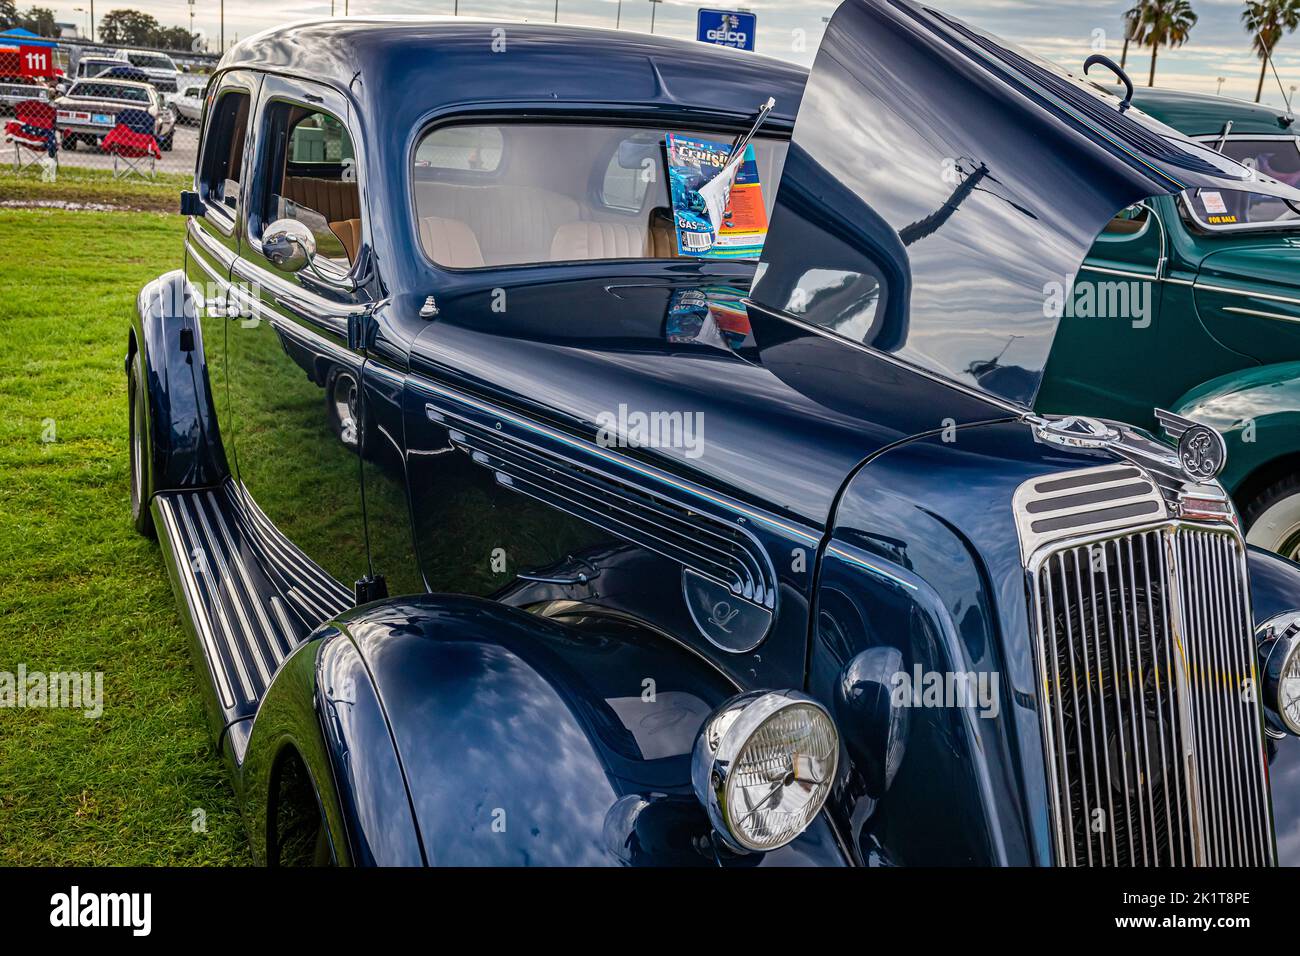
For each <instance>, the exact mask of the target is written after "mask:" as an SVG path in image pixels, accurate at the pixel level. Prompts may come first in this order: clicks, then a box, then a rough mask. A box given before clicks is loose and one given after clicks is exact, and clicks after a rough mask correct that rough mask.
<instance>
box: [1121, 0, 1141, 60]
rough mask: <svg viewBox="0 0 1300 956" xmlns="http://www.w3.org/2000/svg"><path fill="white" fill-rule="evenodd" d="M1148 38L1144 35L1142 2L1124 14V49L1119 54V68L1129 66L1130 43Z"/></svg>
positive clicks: (1138, 42) (1139, 42)
mask: <svg viewBox="0 0 1300 956" xmlns="http://www.w3.org/2000/svg"><path fill="white" fill-rule="evenodd" d="M1145 42H1146V40H1145V38H1144V37H1143V36H1142V4H1140V3H1139V4H1138V5H1137V6H1135V7H1133V8H1132V9H1131V10H1129V11H1127V12H1126V13H1125V14H1124V50H1123V52H1122V53H1120V55H1119V68H1120V69H1121V70H1122V69H1124V68H1125V67H1127V66H1128V45H1129V44H1130V43H1137V44H1143V43H1145Z"/></svg>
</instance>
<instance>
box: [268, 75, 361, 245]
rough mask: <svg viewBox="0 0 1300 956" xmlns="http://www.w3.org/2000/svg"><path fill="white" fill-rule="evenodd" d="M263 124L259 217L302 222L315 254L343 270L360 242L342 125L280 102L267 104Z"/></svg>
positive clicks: (349, 150)
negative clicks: (312, 239) (262, 186)
mask: <svg viewBox="0 0 1300 956" xmlns="http://www.w3.org/2000/svg"><path fill="white" fill-rule="evenodd" d="M263 123H264V129H265V132H266V137H267V138H266V140H265V142H266V143H267V145H268V149H267V151H266V159H265V162H266V166H265V168H264V170H263V175H264V182H265V183H266V190H265V192H264V193H263V195H264V200H263V201H264V204H265V207H264V208H263V209H262V210H261V216H260V221H261V222H262V223H271V222H274V221H275V220H277V219H294V220H297V221H298V222H301V223H303V224H304V225H305V226H307V228H308V229H310V230H311V232H312V235H313V236H314V237H315V239H316V254H317V255H318V256H320V257H323V258H325V259H329V260H332V261H333V262H335V263H336V264H338V265H339V266H341V267H343V268H345V269H346V268H348V267H349V266H350V265H351V263H353V262H354V261H356V257H357V250H358V248H359V247H360V244H361V197H360V190H359V189H358V187H357V177H356V169H355V153H354V151H353V146H352V138H351V137H350V136H349V135H348V131H347V128H346V127H345V126H344V125H343V123H342V121H341V120H339V119H338V118H337V117H335V116H332V115H330V114H329V113H326V112H324V111H321V110H317V109H312V108H309V107H305V106H301V105H299V104H297V103H291V102H284V101H280V102H274V103H272V104H270V105H269V106H268V107H267V109H266V115H265V117H264V119H263ZM255 238H261V236H260V235H258V236H255Z"/></svg>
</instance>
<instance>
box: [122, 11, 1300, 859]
mask: <svg viewBox="0 0 1300 956" xmlns="http://www.w3.org/2000/svg"><path fill="white" fill-rule="evenodd" d="M504 29H505V30H506V31H507V36H508V44H509V47H508V48H509V56H510V64H509V69H503V68H502V67H501V65H500V60H499V56H498V54H496V53H494V52H493V48H492V45H491V44H490V43H485V42H482V41H483V39H484V37H486V36H489V32H488V25H486V24H484V23H482V22H477V21H476V22H468V21H461V20H443V19H439V20H433V21H419V20H412V19H405V18H404V19H400V20H384V19H373V20H372V19H364V18H351V19H348V20H342V21H339V20H326V21H323V22H312V23H300V24H295V25H293V26H289V27H285V28H281V29H275V30H270V31H267V32H265V33H262V34H259V35H258V36H256V37H253V38H251V39H248V40H244V41H242V42H240V43H238V44H237V45H236V46H234V47H233V48H232V49H231V50H230V51H228V52H227V53H226V54H225V56H224V57H223V58H222V60H221V62H220V64H219V65H218V68H217V71H216V73H215V75H214V77H213V79H212V87H211V101H210V105H209V108H208V110H207V111H206V113H205V118H204V126H203V129H202V131H201V144H200V154H199V160H198V164H197V170H196V175H195V184H194V190H193V191H191V192H187V193H185V194H184V195H183V197H182V211H183V212H184V213H186V214H187V216H188V221H187V225H186V241H185V253H184V259H183V262H182V263H178V264H177V268H174V269H172V270H171V271H168V272H166V273H164V274H162V275H160V276H159V277H158V278H157V279H156V280H154V281H153V282H151V283H150V284H148V285H147V286H146V287H145V288H144V289H143V290H142V291H141V294H140V296H139V298H138V302H137V305H138V308H137V310H136V313H135V314H134V315H133V316H132V320H131V324H130V329H129V331H128V337H127V339H126V341H125V351H126V354H125V372H126V378H127V393H128V396H129V408H130V432H129V448H130V474H131V508H132V517H133V520H134V522H135V525H136V527H137V529H138V530H140V531H141V532H142V533H145V534H154V535H156V536H157V538H158V540H159V543H160V545H161V550H162V556H163V561H164V563H165V565H166V567H167V569H168V573H169V575H170V577H171V580H172V585H173V588H174V590H175V593H176V595H177V599H178V605H179V607H180V609H181V613H182V617H183V620H184V621H185V624H186V627H187V628H188V631H189V633H190V635H191V638H192V640H191V646H192V649H193V652H194V658H195V663H196V666H197V669H198V672H199V675H200V681H201V683H202V687H203V696H204V701H205V704H206V707H207V711H208V714H209V719H210V725H211V728H212V732H213V737H214V740H216V741H217V742H218V747H219V748H220V750H221V752H222V755H223V758H224V763H225V765H226V767H227V768H229V769H230V771H231V772H232V774H233V777H234V782H235V788H234V789H235V791H236V793H237V794H238V795H239V798H240V800H241V801H242V803H243V807H244V811H245V818H246V819H247V821H248V824H249V835H250V839H251V841H252V846H253V850H254V853H255V855H256V856H257V857H258V858H259V859H261V860H264V861H267V862H269V863H272V864H284V863H293V862H316V863H338V864H374V863H385V864H421V863H427V864H438V865H467V864H478V865H484V864H520V865H523V864H532V865H546V864H559V865H620V864H621V865H653V864H674V865H692V864H694V865H701V866H724V867H751V866H759V865H764V864H775V865H781V864H786V865H793V864H821V865H843V864H857V865H867V864H872V865H885V864H955V863H962V864H976V865H999V864H1023V865H1051V864H1059V865H1135V864H1174V865H1227V864H1237V865H1271V864H1274V863H1277V862H1282V863H1289V864H1296V863H1300V839H1297V837H1298V836H1300V713H1298V712H1297V711H1300V680H1298V678H1300V653H1297V652H1298V651H1300V623H1297V622H1300V568H1297V567H1296V566H1295V565H1292V564H1290V563H1289V562H1286V561H1284V560H1283V559H1281V558H1278V557H1277V556H1276V555H1272V554H1268V553H1266V552H1262V551H1259V550H1258V549H1251V548H1249V547H1247V546H1246V544H1245V542H1244V540H1243V538H1242V536H1241V533H1240V529H1239V527H1238V525H1237V521H1236V515H1235V513H1234V511H1233V509H1232V507H1231V505H1230V503H1229V501H1228V499H1227V497H1226V494H1225V493H1224V491H1223V489H1222V487H1221V486H1220V485H1219V484H1218V483H1217V482H1216V481H1215V474H1216V473H1217V471H1218V470H1219V468H1220V467H1221V466H1222V458H1221V454H1220V451H1221V449H1220V448H1219V446H1217V445H1216V444H1215V443H1214V433H1213V432H1212V431H1211V430H1210V429H1208V428H1205V427H1203V426H1199V425H1196V424H1195V423H1192V422H1189V421H1185V420H1183V419H1180V418H1176V417H1169V418H1167V419H1166V421H1167V426H1168V428H1169V430H1170V432H1171V434H1176V437H1177V440H1178V446H1179V447H1178V450H1177V452H1175V450H1174V449H1172V448H1170V447H1169V446H1168V445H1165V444H1163V443H1162V442H1159V441H1156V440H1154V439H1153V438H1151V437H1150V436H1149V435H1147V434H1145V433H1143V432H1141V431H1138V430H1136V429H1133V428H1130V427H1128V426H1125V425H1121V424H1117V423H1106V422H1102V421H1099V420H1096V419H1091V418H1082V417H1077V416H1074V415H1066V416H1044V415H1041V414H1038V413H1036V412H1035V411H1034V409H1033V407H1032V403H1033V401H1034V397H1035V394H1036V391H1037V387H1038V384H1039V381H1040V379H1041V377H1042V375H1043V372H1044V368H1045V366H1046V364H1047V362H1048V359H1049V354H1050V352H1051V346H1052V341H1053V338H1054V337H1055V334H1056V331H1057V327H1058V325H1059V322H1058V321H1056V320H1052V319H1050V318H1046V317H1045V316H1044V313H1043V293H1042V289H1043V287H1044V285H1045V283H1047V282H1049V281H1053V280H1054V279H1056V278H1057V277H1060V278H1064V277H1067V276H1070V275H1072V274H1074V273H1076V272H1077V271H1078V269H1079V268H1080V266H1081V265H1082V263H1083V260H1084V258H1085V257H1086V256H1087V254H1088V251H1089V248H1090V247H1091V245H1092V242H1093V239H1094V237H1095V236H1096V235H1097V234H1098V233H1099V232H1100V231H1101V230H1102V229H1103V228H1104V227H1105V226H1106V224H1107V223H1108V222H1110V221H1111V220H1112V218H1113V217H1114V216H1115V214H1116V211H1117V210H1120V209H1125V208H1129V207H1131V206H1133V205H1135V204H1137V203H1140V202H1142V201H1144V200H1145V199H1146V198H1147V197H1151V196H1153V195H1154V196H1160V197H1165V196H1172V195H1176V194H1178V193H1179V192H1181V191H1182V190H1183V189H1186V188H1195V189H1203V190H1204V189H1213V188H1216V187H1220V188H1228V187H1230V186H1232V185H1233V184H1235V183H1237V182H1239V181H1240V177H1241V176H1242V175H1244V173H1245V171H1244V170H1243V169H1242V168H1241V167H1240V166H1239V165H1238V164H1235V163H1232V162H1229V161H1226V160H1224V159H1223V158H1222V157H1220V156H1217V155H1216V154H1213V153H1212V152H1211V151H1209V150H1207V149H1205V148H1204V147H1202V146H1199V145H1197V144H1195V143H1190V142H1177V143H1174V142H1166V141H1165V140H1164V139H1162V138H1161V137H1160V136H1159V135H1157V134H1156V133H1155V132H1153V129H1152V128H1151V127H1149V126H1147V125H1145V123H1144V121H1143V120H1141V119H1140V118H1139V117H1132V116H1127V115H1124V114H1123V113H1121V112H1119V111H1118V110H1116V108H1115V104H1114V103H1112V102H1108V101H1107V100H1105V99H1103V98H1102V97H1100V96H1098V95H1097V94H1095V93H1094V92H1092V91H1091V90H1090V89H1089V88H1088V87H1087V86H1086V85H1085V84H1081V83H1078V82H1077V81H1075V80H1073V79H1072V78H1070V77H1068V76H1067V75H1065V74H1063V73H1060V72H1057V71H1055V70H1053V69H1049V68H1046V67H1042V66H1038V65H1035V64H1030V63H1028V62H1027V61H1025V60H1023V58H1021V57H1019V56H1018V55H1017V54H1016V53H1014V52H1013V51H1011V50H1009V49H1007V48H1006V47H1005V46H1003V45H1002V44H1001V43H1000V42H999V41H997V40H996V38H993V37H990V36H988V35H986V34H983V33H980V32H978V31H976V30H973V29H972V28H970V27H968V26H966V25H964V24H962V23H960V22H958V21H955V20H952V19H950V18H948V17H946V16H945V15H943V14H941V13H939V12H937V11H935V10H933V9H931V8H928V7H922V6H920V5H918V4H915V3H911V2H908V0H889V2H885V0H848V2H846V3H844V4H843V5H841V6H840V8H839V9H838V10H837V11H836V13H835V15H834V17H833V18H832V19H831V21H830V23H829V25H828V27H827V30H826V34H825V37H824V39H823V41H822V45H821V49H820V51H819V52H818V55H817V60H816V64H815V66H814V68H813V70H812V73H811V75H810V76H808V75H806V74H805V73H804V72H803V71H802V70H800V69H798V68H796V67H793V66H790V65H787V64H783V63H779V62H777V61H773V60H767V59H765V58H762V57H759V56H755V55H753V54H746V53H742V52H738V51H732V50H725V49H720V48H716V47H712V46H706V45H704V44H698V43H688V42H682V41H677V40H671V39H667V38H663V37H655V36H643V35H637V34H631V33H628V32H625V31H595V30H590V29H583V28H576V27H567V26H559V25H554V26H552V25H540V24H529V23H509V24H505V25H504ZM357 77H361V78H362V81H361V82H357ZM702 78H707V80H708V81H707V82H702ZM412 91H418V93H412ZM769 97H770V98H771V100H773V101H774V102H775V104H776V105H775V108H774V109H773V110H772V112H771V113H770V114H765V113H764V112H762V111H761V110H760V109H759V106H760V104H762V103H764V101H766V100H768V98H769ZM796 115H797V122H796ZM755 129H756V135H755V136H754V138H753V140H752V146H753V153H752V155H750V154H748V153H746V157H747V158H746V160H745V162H744V163H743V164H742V168H741V170H740V172H739V173H738V178H737V185H736V187H735V189H733V190H732V192H731V193H730V195H729V196H726V197H724V198H723V199H721V200H718V201H717V202H716V203H715V205H716V206H717V211H718V212H719V213H720V216H719V221H720V222H725V221H727V220H739V219H742V218H744V219H747V220H748V221H750V222H755V223H759V224H760V225H759V226H757V227H756V232H755V234H753V235H750V236H748V239H747V241H748V242H750V243H753V244H756V245H757V246H758V247H761V252H760V251H759V250H758V249H756V248H755V246H754V245H748V246H742V247H740V248H742V249H744V251H745V254H744V255H738V256H733V255H729V254H728V250H729V249H732V248H736V246H729V245H726V244H723V243H722V238H723V236H724V230H723V228H722V227H721V226H718V225H714V226H713V227H712V228H713V230H714V232H713V233H711V234H710V237H709V238H710V242H711V243H712V245H709V246H707V247H705V246H703V245H701V244H699V243H696V242H685V241H684V240H683V235H684V233H683V232H682V231H681V227H679V226H678V223H679V222H680V221H681V220H682V219H683V218H684V216H683V210H686V209H688V207H689V208H690V209H694V205H693V199H692V197H689V196H685V195H678V193H679V192H680V191H681V190H679V186H680V182H681V177H679V176H677V175H675V173H676V172H678V169H677V167H678V165H680V164H683V163H685V164H687V167H689V168H692V169H695V170H696V172H698V171H699V169H698V167H695V166H693V165H691V164H693V163H697V162H703V161H704V160H707V159H714V160H718V159H724V160H725V158H726V156H727V155H728V154H729V152H730V150H731V148H732V144H733V142H735V141H736V140H737V138H738V137H742V136H743V135H745V134H746V133H748V132H750V131H752V130H755ZM1063 144H1068V147H1069V148H1068V156H1066V155H1063V154H1064V153H1065V150H1063ZM670 150H677V151H678V152H670ZM670 157H672V158H671V160H670ZM958 157H960V159H957V158H958ZM712 165H715V166H716V165H717V164H716V163H715V164H712ZM945 170H946V171H948V173H950V175H940V173H941V172H943V171H945ZM742 180H743V183H744V185H743V187H742V186H741V185H740V183H741V181H742ZM670 181H671V182H672V183H673V186H672V188H670ZM778 183H779V187H778V185H777V184H778ZM699 188H701V189H707V188H708V184H707V183H701V184H700V187H699ZM1277 191H1278V192H1279V194H1284V193H1282V191H1281V190H1277ZM710 208H713V207H710V206H708V205H707V204H706V205H705V212H706V213H707V212H708V210H709V209H710ZM741 213H745V215H744V216H743V217H742V216H741V215H740V214H741ZM710 215H711V213H710ZM699 234H700V233H699V232H692V233H691V235H693V236H698V235H699ZM764 237H765V241H764ZM759 256H761V258H759ZM210 303H215V305H214V306H213V307H209V304H210ZM1170 360H1171V361H1177V360H1178V359H1177V356H1174V357H1173V358H1171V359H1170ZM1257 628H1258V631H1257ZM1210 673H1213V675H1214V677H1213V680H1211V679H1209V678H1208V677H1207V674H1210ZM1261 673H1262V674H1263V679H1260V677H1259V675H1260V674H1261ZM900 678H901V679H902V680H903V681H904V682H905V686H907V687H908V688H909V689H908V690H907V691H906V692H902V693H900V687H901V686H904V684H900ZM958 678H959V679H960V681H961V686H962V687H964V688H965V690H964V691H961V692H958V691H956V690H953V688H954V687H955V683H954V681H955V680H957V679H958ZM936 679H937V681H938V686H939V688H940V689H939V694H938V698H934V695H933V693H932V691H933V690H934V686H935V681H936ZM913 681H914V683H913ZM945 687H946V688H948V690H946V691H945V690H944V688H945ZM1121 688H1123V689H1121ZM1247 689H1250V690H1251V692H1250V693H1246V692H1245V690H1247ZM1099 820H1100V821H1103V822H1104V825H1103V826H1098V821H1099Z"/></svg>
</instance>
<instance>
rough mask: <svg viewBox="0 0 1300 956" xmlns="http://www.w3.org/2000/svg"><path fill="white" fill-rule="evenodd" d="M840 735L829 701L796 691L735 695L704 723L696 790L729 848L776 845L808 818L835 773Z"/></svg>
mask: <svg viewBox="0 0 1300 956" xmlns="http://www.w3.org/2000/svg"><path fill="white" fill-rule="evenodd" d="M839 754H840V740H839V734H838V732H837V731H836V730H835V722H834V721H833V720H831V716H830V714H828V713H827V712H826V709H825V708H824V707H822V706H821V705H820V704H818V703H817V702H816V701H814V700H813V699H812V698H811V697H808V696H807V695H805V694H801V693H799V692H798V691H790V690H787V691H751V692H749V693H747V694H741V695H740V696H739V697H733V698H732V699H731V700H729V701H727V702H726V703H725V704H723V705H722V706H721V707H720V708H718V710H717V711H715V712H714V713H713V715H712V716H711V717H710V718H709V719H708V720H707V721H705V723H704V726H703V728H701V730H700V736H699V739H697V740H696V742H695V752H694V755H693V757H692V762H691V782H692V784H693V785H694V787H695V794H696V796H698V797H699V798H700V802H701V803H703V804H704V808H705V809H706V810H707V811H708V814H709V819H710V821H711V822H712V823H713V826H714V828H715V829H716V830H717V831H718V833H719V834H720V835H721V836H722V838H723V840H724V841H725V842H726V843H727V844H728V845H729V846H730V847H731V848H732V849H734V850H740V851H742V852H743V851H758V852H762V851H765V850H775V849H778V848H779V847H783V846H785V845H786V844H787V843H789V842H790V841H791V840H793V839H794V838H795V837H797V836H798V835H799V834H800V833H802V832H803V831H804V830H805V829H807V827H808V825H809V824H810V823H812V821H813V818H814V817H816V816H817V813H818V811H820V810H821V808H822V805H823V804H824V803H825V802H826V797H827V796H828V795H829V794H830V788H831V784H832V783H833V782H834V780H835V769H836V767H837V765H838V763H839Z"/></svg>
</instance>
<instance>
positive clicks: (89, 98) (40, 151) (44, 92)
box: [0, 35, 217, 203]
mask: <svg viewBox="0 0 1300 956" xmlns="http://www.w3.org/2000/svg"><path fill="white" fill-rule="evenodd" d="M216 61H217V57H216V56H215V55H212V54H207V53H200V52H194V51H189V50H184V51H179V50H160V49H151V48H144V47H115V46H109V45H106V44H103V43H99V44H90V43H87V42H85V41H75V40H47V39H44V38H41V37H35V36H31V37H28V36H14V35H0V126H3V139H0V201H4V200H10V201H11V203H12V202H13V201H21V200H22V198H23V197H25V196H27V195H31V196H39V195H41V193H42V190H48V187H46V186H45V185H43V184H48V183H51V182H58V181H59V180H60V178H62V179H63V181H64V183H65V185H68V184H72V183H78V182H84V183H91V184H93V183H96V182H100V181H104V182H108V183H112V182H114V181H125V180H131V181H140V182H143V183H146V184H148V183H155V184H157V185H158V187H159V188H160V189H167V190H169V191H172V192H174V191H175V186H176V184H177V182H178V181H179V180H180V179H181V178H183V177H187V176H189V175H190V174H192V172H193V170H194V163H195V158H196V152H197V148H198V121H199V116H200V112H201V110H202V108H203V94H204V91H205V89H206V87H207V82H208V76H209V74H210V71H211V70H212V68H213V67H214V66H215V64H216ZM38 184H41V185H38ZM61 192H64V193H66V190H63V191H61Z"/></svg>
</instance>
